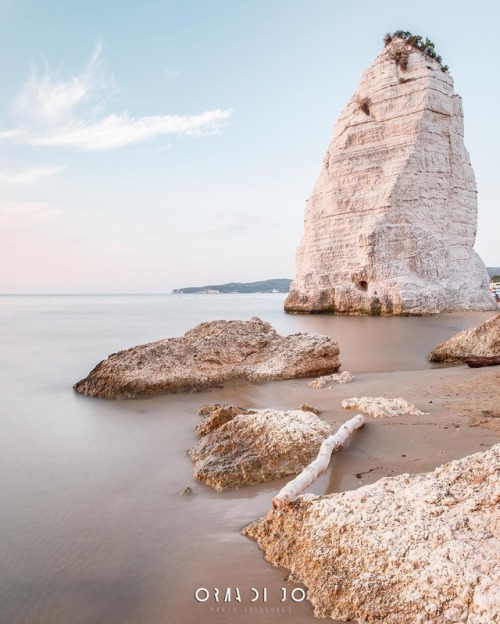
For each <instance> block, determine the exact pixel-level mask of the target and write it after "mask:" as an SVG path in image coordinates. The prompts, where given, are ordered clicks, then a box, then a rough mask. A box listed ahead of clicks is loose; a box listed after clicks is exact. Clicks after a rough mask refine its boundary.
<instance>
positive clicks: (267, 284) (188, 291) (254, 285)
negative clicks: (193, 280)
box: [172, 279, 292, 295]
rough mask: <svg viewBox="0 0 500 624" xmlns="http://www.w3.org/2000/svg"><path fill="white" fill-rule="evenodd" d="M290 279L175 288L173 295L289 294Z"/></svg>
mask: <svg viewBox="0 0 500 624" xmlns="http://www.w3.org/2000/svg"><path fill="white" fill-rule="evenodd" d="M291 281H292V280H290V279H269V280H263V281H261V282H248V283H243V282H229V283H228V284H211V285H209V286H189V287H188V288H175V289H174V290H172V294H173V295H194V294H202V295H210V294H221V293H287V292H288V290H289V288H290V284H291Z"/></svg>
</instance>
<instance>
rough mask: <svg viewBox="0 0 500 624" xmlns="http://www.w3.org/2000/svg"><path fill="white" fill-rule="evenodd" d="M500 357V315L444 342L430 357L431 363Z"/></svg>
mask: <svg viewBox="0 0 500 624" xmlns="http://www.w3.org/2000/svg"><path fill="white" fill-rule="evenodd" d="M496 355H500V314H497V315H496V316H494V317H493V318H491V319H489V320H488V321H486V322H485V323H483V324H482V325H479V326H478V327H471V329H465V330H464V331H461V332H460V333H458V334H455V335H454V336H453V337H452V338H450V339H449V340H446V341H445V342H442V343H441V344H439V345H438V346H437V347H436V348H435V349H433V350H432V351H431V353H430V355H429V360H430V361H431V362H463V361H464V360H466V359H468V358H470V357H474V356H481V357H494V356H496Z"/></svg>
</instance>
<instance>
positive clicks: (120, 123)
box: [0, 44, 232, 150]
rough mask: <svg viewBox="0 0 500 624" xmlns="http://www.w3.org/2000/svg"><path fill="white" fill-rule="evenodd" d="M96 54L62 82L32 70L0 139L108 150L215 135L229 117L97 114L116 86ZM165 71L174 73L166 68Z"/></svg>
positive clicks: (221, 113)
mask: <svg viewBox="0 0 500 624" xmlns="http://www.w3.org/2000/svg"><path fill="white" fill-rule="evenodd" d="M101 52H102V46H101V45H100V44H99V45H98V46H97V47H96V49H95V52H94V54H93V55H92V57H91V59H90V60H89V62H88V63H87V65H86V67H85V68H84V70H83V71H82V72H81V73H80V74H76V75H73V76H71V77H70V78H68V79H67V80H64V79H62V78H61V76H60V72H53V71H51V70H50V68H49V67H48V66H46V67H45V70H44V71H43V72H39V71H38V69H36V68H35V69H33V70H32V72H31V76H30V77H29V79H28V80H27V82H26V83H25V84H24V85H23V87H22V88H21V91H20V92H19V94H18V95H17V97H16V98H15V100H14V103H13V109H14V112H15V113H16V116H17V118H18V119H19V120H20V128H17V129H0V141H7V142H12V143H23V144H27V145H36V146H51V147H70V148H76V149H81V150H110V149H116V148H120V147H124V146H126V145H132V144H136V143H142V142H144V141H148V140H151V139H154V138H156V137H160V136H163V135H167V134H184V135H191V136H199V135H201V134H216V133H217V132H218V130H219V128H220V127H221V125H222V124H223V122H224V121H225V120H227V119H228V118H229V117H230V116H231V114H232V111H231V110H230V109H226V110H222V109H214V110H208V111H205V112H202V113H200V114H198V115H169V114H162V115H154V116H148V117H134V116H132V115H130V114H128V113H127V112H124V113H120V114H110V115H106V116H103V112H102V111H103V108H102V104H103V102H104V101H105V99H106V97H107V96H108V95H109V94H110V93H111V92H115V91H116V88H115V85H114V83H113V80H112V79H111V78H109V77H107V76H106V75H105V73H104V70H103V68H102V62H101V61H100V57H101ZM165 73H166V74H167V75H170V76H173V75H177V73H178V72H177V71H176V70H174V69H169V68H167V69H166V70H165Z"/></svg>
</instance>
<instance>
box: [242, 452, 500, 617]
mask: <svg viewBox="0 0 500 624" xmlns="http://www.w3.org/2000/svg"><path fill="white" fill-rule="evenodd" d="M243 533H244V534H245V535H248V536H249V537H251V538H253V539H255V540H257V542H258V544H259V546H260V548H261V549H262V550H263V551H264V553H265V556H266V559H267V560H268V561H270V562H271V563H272V564H273V565H276V566H283V567H285V568H287V569H289V570H290V571H291V572H292V574H293V577H294V579H295V580H297V581H299V582H302V583H304V584H305V585H306V586H307V587H308V598H309V600H310V601H311V603H312V604H313V606H314V613H315V615H316V616H318V617H331V618H333V619H339V620H342V621H346V620H356V621H357V622H359V624H369V623H370V624H371V623H378V624H379V623H381V622H383V623H384V624H417V623H420V624H424V623H425V624H455V623H457V622H461V623H465V624H492V623H493V622H500V592H499V591H498V588H499V586H500V445H496V446H494V447H493V448H492V449H490V450H489V451H487V452H485V453H477V454H475V455H471V456H469V457H466V458H464V459H461V460H457V461H452V462H450V463H448V464H445V465H443V466H441V467H439V468H437V469H436V470H435V471H434V472H431V473H427V474H417V475H408V474H403V475H401V476H399V477H393V478H385V479H381V480H380V481H378V482H376V483H374V484H372V485H367V486H365V487H362V488H360V489H358V490H355V491H351V492H342V493H340V494H331V495H329V496H313V495H311V494H308V495H306V496H303V497H302V498H300V499H299V500H297V501H296V502H295V503H292V504H290V505H288V506H287V507H285V508H284V509H282V510H279V511H274V510H272V511H270V512H269V513H268V514H267V516H265V517H264V518H262V519H261V520H259V521H256V522H254V523H252V524H250V525H249V526H247V527H246V528H245V529H244V530H243Z"/></svg>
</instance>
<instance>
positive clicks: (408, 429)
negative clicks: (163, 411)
mask: <svg viewBox="0 0 500 624" xmlns="http://www.w3.org/2000/svg"><path fill="white" fill-rule="evenodd" d="M309 381H310V380H309V379H299V380H288V381H279V382H264V383H260V384H251V383H248V382H242V381H238V380H232V381H231V382H228V383H226V384H224V388H223V389H221V390H216V391H211V392H209V393H208V392H202V393H198V394H196V395H190V396H189V397H188V396H186V395H184V397H183V398H181V399H180V401H179V402H180V403H185V404H186V403H189V404H192V403H196V404H197V405H198V406H201V405H204V404H206V403H213V402H221V403H233V404H236V405H239V406H241V407H246V408H264V407H268V408H274V409H290V408H296V407H298V405H300V403H303V402H305V403H309V404H310V405H312V406H313V407H315V408H318V409H320V410H321V414H320V418H323V419H324V420H326V421H327V422H330V423H334V424H335V426H336V427H340V425H341V424H343V423H344V422H345V421H347V420H349V419H350V418H351V417H352V416H353V415H354V412H353V411H350V410H345V409H343V408H342V407H341V401H342V400H343V399H346V398H351V397H354V396H385V397H388V398H394V397H399V396H401V397H403V398H405V399H406V400H408V401H410V402H411V403H414V404H415V405H416V407H418V408H419V409H420V410H422V411H424V412H430V413H429V415H422V416H401V417H397V418H391V419H374V418H370V417H367V422H366V424H365V426H364V427H363V428H362V429H360V430H359V431H357V432H356V433H355V435H353V437H352V439H351V440H350V441H349V442H348V443H347V445H346V447H345V448H344V449H343V450H342V451H340V452H339V453H335V454H334V455H333V456H332V459H331V461H330V465H329V468H328V469H327V471H326V472H325V473H324V474H323V475H322V476H321V477H320V478H319V479H318V480H317V481H316V482H315V483H313V484H312V485H311V486H310V487H309V488H308V489H307V490H306V491H305V492H304V494H305V493H313V494H316V495H323V494H330V493H332V492H342V491H346V490H355V489H358V488H360V487H362V486H364V485H368V484H371V483H374V482H375V481H378V480H379V479H380V478H382V477H392V476H397V475H400V474H403V473H409V474H414V473H423V472H430V471H432V470H434V469H435V468H436V467H438V466H440V465H442V464H445V463H447V462H449V461H451V460H454V459H460V458H463V457H466V456H467V455H471V454H473V453H476V452H480V451H485V450H487V449H488V448H490V447H491V446H493V444H495V443H496V442H498V440H499V439H500V411H499V410H498V408H497V407H496V390H495V386H497V385H498V383H499V381H500V370H498V369H495V367H491V368H489V369H487V368H483V369H469V368H468V367H467V366H460V365H459V366H451V367H446V368H440V369H430V370H429V369H426V370H416V371H415V370H414V371H393V372H379V373H365V374H361V375H358V376H357V379H356V381H354V382H353V383H350V384H345V385H339V386H337V387H335V388H334V389H333V390H328V389H322V390H317V389H313V388H310V387H309V386H308V382H309ZM484 412H488V414H489V415H486V414H485V413H484ZM195 418H199V417H195ZM477 420H480V421H481V422H479V423H478V422H477ZM195 422H197V421H196V420H195ZM192 435H193V440H194V439H195V434H194V433H193V434H192ZM191 469H192V466H191ZM291 478H293V476H290V477H286V478H284V479H280V480H277V481H269V482H266V483H262V484H259V485H254V486H248V487H242V488H239V489H236V490H231V491H227V492H222V493H219V492H215V491H213V490H211V488H208V487H207V486H205V485H203V484H201V483H199V482H197V481H195V480H194V479H192V482H191V483H190V486H191V487H192V488H193V492H194V494H195V497H194V500H196V503H195V504H196V505H199V504H200V503H202V508H204V507H205V505H204V504H203V502H205V501H206V503H207V508H206V509H207V511H208V506H212V509H213V510H214V511H215V512H216V511H217V509H220V512H221V514H222V515H227V514H229V515H230V516H231V518H232V522H231V523H230V526H227V527H226V528H225V529H224V534H222V527H220V529H221V532H219V531H218V532H217V533H218V534H219V536H220V539H222V542H221V543H220V544H219V545H218V546H217V545H212V546H210V544H209V543H205V548H207V553H206V555H207V561H206V563H207V568H206V569H205V575H204V573H203V570H204V565H203V561H204V560H205V558H204V556H203V555H201V556H200V559H201V562H202V563H201V565H200V575H199V577H198V578H199V579H200V582H203V579H204V578H205V579H207V578H210V579H211V580H210V583H211V584H212V586H213V585H214V582H215V583H217V582H218V583H219V586H222V587H226V586H230V585H231V586H233V587H234V585H235V583H238V582H239V584H240V586H241V588H242V589H244V588H248V587H252V586H253V585H254V584H255V579H256V578H259V579H264V580H263V582H265V583H266V586H267V588H268V592H269V594H270V595H274V596H276V595H278V593H279V592H280V591H281V586H282V585H283V580H284V579H285V578H287V577H288V572H287V571H286V570H283V569H281V568H273V567H272V566H271V564H269V563H267V562H266V561H264V559H263V555H262V553H261V551H260V550H259V549H258V547H257V545H256V544H255V543H254V542H253V541H251V540H249V539H248V538H245V537H242V536H241V535H239V531H240V530H241V529H242V528H243V527H244V526H245V525H246V524H248V523H249V522H251V521H253V520H256V519H258V518H260V517H262V516H263V515H265V513H267V511H268V510H269V509H270V508H271V501H272V498H273V496H274V495H275V494H276V493H277V492H278V491H279V490H280V488H281V487H282V486H283V485H285V484H286V483H287V482H288V481H289V480H290V479H291ZM202 499H203V502H202ZM226 531H227V533H226ZM224 543H230V544H231V545H232V546H233V548H230V549H228V551H227V554H228V556H230V560H232V561H233V562H234V563H233V564H232V565H231V564H230V565H229V566H228V567H226V568H225V569H224V572H223V573H222V574H220V572H217V573H215V574H214V573H213V570H212V569H211V565H213V564H214V563H215V562H217V560H218V559H219V560H220V562H221V564H222V561H224V560H225V558H224V557H222V558H221V554H220V548H221V546H222V545H223V544H224ZM214 546H215V547H214ZM230 553H231V554H230ZM209 562H210V563H209ZM242 567H244V571H243V570H242V569H241V568H242ZM209 569H210V572H209ZM285 586H288V588H289V590H292V589H293V587H295V586H296V584H290V583H288V584H287V583H285ZM188 593H189V592H188ZM284 604H285V606H289V607H290V608H291V609H292V611H291V615H290V616H289V617H292V618H293V620H294V622H297V623H299V624H302V623H305V622H313V621H317V620H316V618H314V616H313V615H312V608H311V607H310V604H309V603H308V602H307V601H306V603H304V604H293V605H290V604H288V603H284ZM179 606H180V607H181V609H182V612H183V613H184V614H188V613H191V614H192V616H188V615H186V616H185V617H186V618H187V619H185V622H186V624H190V623H191V622H192V623H193V624H194V622H196V621H199V619H200V618H203V621H206V622H207V623H208V624H215V623H216V622H218V621H220V620H219V619H218V618H220V617H221V614H220V610H219V612H217V611H213V612H210V611H209V610H208V608H209V607H217V605H216V603H215V602H213V598H210V599H209V603H208V604H203V605H199V604H196V603H195V602H194V601H193V600H192V597H191V596H188V595H186V597H185V600H182V601H181V605H179ZM230 606H231V605H230ZM232 606H235V607H237V609H236V611H234V612H231V620H232V621H233V622H237V623H243V622H248V621H249V614H248V613H249V612H248V609H247V611H245V610H244V607H245V606H246V607H247V608H248V607H250V606H252V605H251V603H250V602H248V603H247V604H236V605H234V604H233V605H232ZM261 606H262V605H261ZM274 606H276V605H274ZM183 617H184V616H183ZM190 617H192V619H190ZM273 617H275V618H276V617H277V616H276V613H275V614H274V616H273ZM258 621H260V622H267V619H266V618H263V619H260V618H259V620H258Z"/></svg>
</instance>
